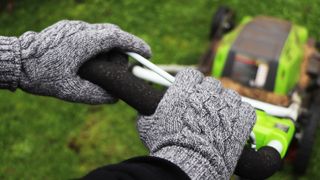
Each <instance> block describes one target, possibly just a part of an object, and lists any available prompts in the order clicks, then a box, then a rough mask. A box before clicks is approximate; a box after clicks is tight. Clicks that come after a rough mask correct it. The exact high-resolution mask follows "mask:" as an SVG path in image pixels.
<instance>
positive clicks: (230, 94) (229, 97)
mask: <svg viewBox="0 0 320 180" xmlns="http://www.w3.org/2000/svg"><path fill="white" fill-rule="evenodd" d="M222 96H223V97H224V99H225V101H226V102H227V104H228V105H229V106H231V107H239V106H240V104H241V96H240V95H239V94H238V93H237V92H236V91H234V90H231V89H224V90H223V92H222Z"/></svg>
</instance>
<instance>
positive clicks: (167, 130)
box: [137, 69, 256, 179]
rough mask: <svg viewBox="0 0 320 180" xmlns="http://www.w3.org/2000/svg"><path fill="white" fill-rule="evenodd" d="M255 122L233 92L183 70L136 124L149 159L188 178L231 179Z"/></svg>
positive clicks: (192, 71) (191, 71)
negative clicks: (160, 160) (151, 111)
mask: <svg viewBox="0 0 320 180" xmlns="http://www.w3.org/2000/svg"><path fill="white" fill-rule="evenodd" d="M255 120H256V115H255V111H254V108H253V107H251V106H250V105H249V104H247V103H245V102H242V101H241V97H240V96H239V94H238V93H236V92H235V91H233V90H230V89H224V88H223V87H222V85H221V83H220V82H219V81H218V80H216V79H214V78H211V77H204V76H203V74H201V73H200V72H199V71H197V70H192V69H187V70H184V71H182V72H179V73H178V74H177V76H176V80H175V82H174V83H173V85H172V86H171V87H169V89H168V90H167V92H166V93H165V95H164V97H163V99H162V100H161V101H160V103H159V105H158V107H157V109H156V111H155V113H154V114H153V115H151V116H140V117H139V119H138V124H137V126H138V130H139V133H140V138H141V139H142V141H143V142H144V143H145V145H146V146H147V147H148V148H149V150H150V155H151V156H156V157H160V158H164V159H167V160H169V161H171V162H173V163H175V164H176V165H178V166H179V167H180V168H181V169H182V170H184V171H185V172H186V173H187V174H188V175H189V176H190V178H191V179H230V177H231V175H232V173H233V171H234V169H235V166H236V164H237V160H238V159H239V157H240V155H241V152H242V149H243V147H244V145H245V143H246V140H247V139H248V137H249V135H250V132H251V130H252V127H253V125H254V123H255Z"/></svg>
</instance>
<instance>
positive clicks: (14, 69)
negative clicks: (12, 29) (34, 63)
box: [0, 36, 21, 91]
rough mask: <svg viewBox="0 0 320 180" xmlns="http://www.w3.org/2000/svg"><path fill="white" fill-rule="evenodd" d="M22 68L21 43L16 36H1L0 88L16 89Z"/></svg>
mask: <svg viewBox="0 0 320 180" xmlns="http://www.w3.org/2000/svg"><path fill="white" fill-rule="evenodd" d="M20 69H21V54H20V43H19V40H18V39H17V38H16V37H3V36H0V88H1V89H10V90H11V91H14V90H16V89H17V87H18V81H19V77H20V71H21V70H20Z"/></svg>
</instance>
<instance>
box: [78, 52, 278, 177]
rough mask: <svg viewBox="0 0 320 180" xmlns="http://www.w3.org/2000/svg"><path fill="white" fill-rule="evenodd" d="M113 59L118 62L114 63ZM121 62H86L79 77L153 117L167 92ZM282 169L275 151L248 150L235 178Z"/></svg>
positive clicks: (103, 58)
mask: <svg viewBox="0 0 320 180" xmlns="http://www.w3.org/2000/svg"><path fill="white" fill-rule="evenodd" d="M112 59H117V61H111V60H112ZM118 59H127V55H125V54H123V53H120V52H117V51H111V52H109V53H107V54H101V55H98V56H96V57H95V58H93V59H91V60H89V61H87V62H85V63H84V64H83V65H82V66H81V67H80V69H79V72H78V73H79V75H80V76H81V77H82V78H83V79H86V80H88V81H90V82H92V83H95V84H97V85H99V86H100V87H102V88H103V89H105V90H106V91H108V92H109V93H111V94H112V95H113V96H115V97H118V98H120V99H121V100H123V101H125V102H126V103H127V104H129V105H130V106H131V107H133V108H135V109H136V110H137V111H138V112H139V113H141V114H143V115H151V114H153V113H154V111H155V110H156V108H157V106H158V103H159V102H160V100H161V99H162V97H163V95H164V92H162V91H159V90H156V89H154V88H153V87H151V86H150V85H149V84H147V83H146V82H145V81H143V80H141V79H139V78H137V77H135V76H134V75H133V74H132V73H131V72H130V71H129V68H128V66H127V63H126V62H124V61H118ZM171 80H172V79H171ZM280 165H281V157H280V154H279V152H278V151H277V150H276V149H275V148H273V147H270V146H265V147H262V148H260V149H259V150H257V151H256V150H255V149H252V148H250V147H245V148H244V150H243V152H242V155H241V157H240V159H239V161H238V164H237V167H236V170H235V174H237V175H239V176H241V177H244V178H249V179H265V178H267V177H269V176H271V175H272V174H274V173H275V172H276V171H277V170H278V169H279V168H280Z"/></svg>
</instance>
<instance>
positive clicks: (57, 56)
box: [0, 20, 151, 104]
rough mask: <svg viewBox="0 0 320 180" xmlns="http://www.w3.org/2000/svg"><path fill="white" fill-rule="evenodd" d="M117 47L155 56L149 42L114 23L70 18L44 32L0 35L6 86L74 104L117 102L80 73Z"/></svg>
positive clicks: (1, 76) (0, 80)
mask: <svg viewBox="0 0 320 180" xmlns="http://www.w3.org/2000/svg"><path fill="white" fill-rule="evenodd" d="M113 48H116V49H119V50H121V51H132V52H136V53H139V54H141V55H143V56H145V57H146V58H148V57H150V56H151V51H150V47H149V46H148V45H147V44H146V43H145V42H144V41H143V40H141V39H139V38H137V37H135V36H133V35H131V34H129V33H127V32H124V31H122V30H121V29H120V28H119V27H117V26H115V25H112V24H88V23H85V22H82V21H67V20H64V21H60V22H58V23H56V24H54V25H52V26H50V27H48V28H46V29H44V30H43V31H41V32H40V33H37V32H26V33H25V34H23V35H22V36H20V37H19V38H15V37H0V88H8V89H11V90H15V89H16V88H17V87H19V88H21V89H23V90H25V91H27V92H30V93H33V94H38V95H46V96H54V97H58V98H60V99H63V100H67V101H72V102H82V103H89V104H100V103H112V102H115V100H116V99H115V98H114V97H112V96H111V95H110V94H108V93H107V92H105V91H104V90H103V89H102V88H100V87H98V86H97V85H94V84H93V83H91V82H89V81H86V80H83V79H81V78H80V77H79V76H78V75H77V71H78V69H79V67H80V66H81V65H82V64H83V63H84V62H85V61H87V60H89V59H90V58H92V57H94V56H95V55H97V54H99V53H101V52H108V51H109V50H111V49H113Z"/></svg>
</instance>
